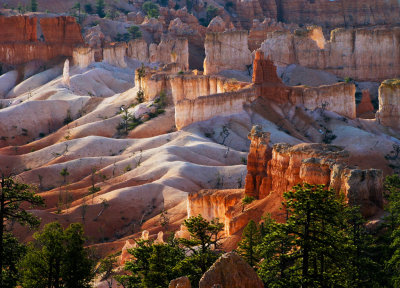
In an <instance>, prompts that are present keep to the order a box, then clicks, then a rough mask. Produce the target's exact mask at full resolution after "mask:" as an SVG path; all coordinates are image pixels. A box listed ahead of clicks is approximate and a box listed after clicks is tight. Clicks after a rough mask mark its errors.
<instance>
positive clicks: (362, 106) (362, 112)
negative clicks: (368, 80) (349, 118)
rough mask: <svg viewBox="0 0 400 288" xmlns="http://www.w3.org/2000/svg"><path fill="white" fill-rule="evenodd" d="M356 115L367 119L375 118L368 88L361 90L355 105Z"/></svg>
mask: <svg viewBox="0 0 400 288" xmlns="http://www.w3.org/2000/svg"><path fill="white" fill-rule="evenodd" d="M357 117H359V118H367V119H372V118H375V108H374V105H372V102H371V96H370V94H369V91H368V90H363V91H362V98H361V102H360V103H359V104H358V105H357Z"/></svg>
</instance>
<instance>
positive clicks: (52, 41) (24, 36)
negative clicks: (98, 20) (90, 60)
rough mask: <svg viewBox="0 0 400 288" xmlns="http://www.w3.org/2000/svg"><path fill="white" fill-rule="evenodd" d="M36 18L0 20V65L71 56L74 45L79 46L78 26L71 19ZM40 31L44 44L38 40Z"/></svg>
mask: <svg viewBox="0 0 400 288" xmlns="http://www.w3.org/2000/svg"><path fill="white" fill-rule="evenodd" d="M37 22H38V21H37V18H35V17H33V18H29V17H27V16H13V17H1V16H0V25H1V27H7V29H1V31H0V63H4V64H8V65H18V64H22V63H26V62H28V61H31V60H35V59H37V60H44V61H48V60H50V59H52V58H55V57H57V56H72V53H73V52H72V51H73V48H74V46H75V45H77V44H82V43H83V38H82V35H81V33H80V25H79V24H78V23H76V22H75V18H74V17H70V16H60V17H55V18H42V19H41V20H40V23H39V24H40V29H39V27H38V23H37ZM38 30H39V31H42V33H43V36H44V40H45V41H44V42H42V41H38V39H37V36H36V35H37V31H38Z"/></svg>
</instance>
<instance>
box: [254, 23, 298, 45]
mask: <svg viewBox="0 0 400 288" xmlns="http://www.w3.org/2000/svg"><path fill="white" fill-rule="evenodd" d="M296 28H298V26H297V25H294V24H285V23H282V22H277V21H276V20H274V19H273V18H265V19H264V21H262V22H261V21H259V20H257V19H254V20H253V25H252V27H251V28H250V32H249V38H248V41H249V49H250V51H255V50H257V49H259V48H260V47H261V44H262V43H263V42H264V40H265V39H267V37H268V33H270V32H274V31H291V30H294V29H296Z"/></svg>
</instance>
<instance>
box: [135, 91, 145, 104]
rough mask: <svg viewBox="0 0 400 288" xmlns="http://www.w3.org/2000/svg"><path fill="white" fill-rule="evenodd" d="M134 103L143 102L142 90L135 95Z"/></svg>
mask: <svg viewBox="0 0 400 288" xmlns="http://www.w3.org/2000/svg"><path fill="white" fill-rule="evenodd" d="M136 101H137V102H138V103H143V102H144V91H143V90H142V89H140V90H139V91H138V92H137V93H136Z"/></svg>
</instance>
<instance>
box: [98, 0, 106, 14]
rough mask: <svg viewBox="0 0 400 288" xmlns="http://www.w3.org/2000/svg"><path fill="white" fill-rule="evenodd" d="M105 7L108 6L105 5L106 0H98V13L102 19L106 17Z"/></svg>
mask: <svg viewBox="0 0 400 288" xmlns="http://www.w3.org/2000/svg"><path fill="white" fill-rule="evenodd" d="M105 6H106V4H105V3H104V0H96V13H97V15H99V17H100V18H104V17H105V16H106V13H105V12H104V8H105Z"/></svg>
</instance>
